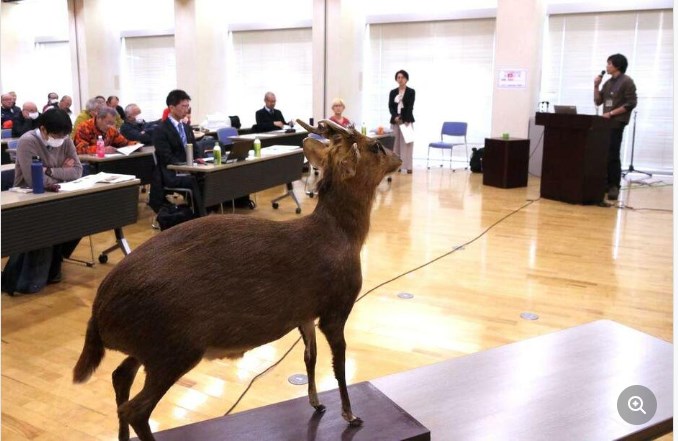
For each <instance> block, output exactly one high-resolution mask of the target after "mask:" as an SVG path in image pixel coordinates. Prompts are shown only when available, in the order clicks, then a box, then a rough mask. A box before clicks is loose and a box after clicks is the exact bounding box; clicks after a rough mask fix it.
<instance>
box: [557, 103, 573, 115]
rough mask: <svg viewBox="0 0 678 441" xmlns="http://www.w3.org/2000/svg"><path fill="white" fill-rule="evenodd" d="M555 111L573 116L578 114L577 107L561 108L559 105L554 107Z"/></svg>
mask: <svg viewBox="0 0 678 441" xmlns="http://www.w3.org/2000/svg"><path fill="white" fill-rule="evenodd" d="M553 110H554V111H555V112H556V113H569V114H572V115H576V114H577V106H560V105H558V104H556V105H554V106H553Z"/></svg>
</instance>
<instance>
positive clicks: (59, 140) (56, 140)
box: [47, 136, 66, 147]
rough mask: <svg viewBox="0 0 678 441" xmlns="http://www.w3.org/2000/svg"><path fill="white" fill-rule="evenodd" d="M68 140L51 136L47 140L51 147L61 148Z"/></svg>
mask: <svg viewBox="0 0 678 441" xmlns="http://www.w3.org/2000/svg"><path fill="white" fill-rule="evenodd" d="M65 139H66V138H52V137H51V136H50V137H48V138H47V145H48V146H50V147H61V145H62V144H63V143H64V140H65Z"/></svg>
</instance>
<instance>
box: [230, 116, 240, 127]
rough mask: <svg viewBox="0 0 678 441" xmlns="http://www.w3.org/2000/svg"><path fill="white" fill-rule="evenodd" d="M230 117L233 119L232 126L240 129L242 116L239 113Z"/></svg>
mask: <svg viewBox="0 0 678 441" xmlns="http://www.w3.org/2000/svg"><path fill="white" fill-rule="evenodd" d="M229 119H230V120H231V127H233V128H235V129H239V128H240V127H241V126H240V117H239V116H237V115H234V116H229Z"/></svg>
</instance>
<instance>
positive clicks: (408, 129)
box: [398, 123, 414, 144]
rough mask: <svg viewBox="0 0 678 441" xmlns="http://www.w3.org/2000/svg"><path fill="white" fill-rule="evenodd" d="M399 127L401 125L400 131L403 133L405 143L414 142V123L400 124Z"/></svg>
mask: <svg viewBox="0 0 678 441" xmlns="http://www.w3.org/2000/svg"><path fill="white" fill-rule="evenodd" d="M398 127H400V133H402V134H403V139H404V140H405V143H407V144H409V143H411V142H414V127H413V126H412V123H406V124H400V125H399V126H398Z"/></svg>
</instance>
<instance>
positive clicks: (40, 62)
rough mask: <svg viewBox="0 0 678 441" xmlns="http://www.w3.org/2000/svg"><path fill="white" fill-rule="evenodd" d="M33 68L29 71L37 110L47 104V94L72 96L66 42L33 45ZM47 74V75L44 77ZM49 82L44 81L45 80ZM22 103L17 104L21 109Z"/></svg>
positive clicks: (69, 55)
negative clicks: (54, 93) (31, 74)
mask: <svg viewBox="0 0 678 441" xmlns="http://www.w3.org/2000/svg"><path fill="white" fill-rule="evenodd" d="M33 62H34V64H35V65H34V68H33V69H32V70H31V72H32V73H33V75H34V77H33V78H32V80H33V81H32V85H31V87H32V92H34V93H36V94H37V97H34V98H35V99H36V100H37V101H36V103H35V104H37V106H38V110H39V111H42V106H44V105H45V104H46V103H47V94H48V93H50V92H56V93H57V94H58V95H59V98H61V97H62V96H64V95H70V96H71V97H72V96H73V72H72V68H71V49H70V47H69V44H68V41H57V42H45V43H35V57H34V58H33ZM57 66H58V68H57ZM45 72H49V75H45ZM47 78H49V80H47V81H46V79H47ZM21 104H22V103H17V105H18V106H19V107H21Z"/></svg>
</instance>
